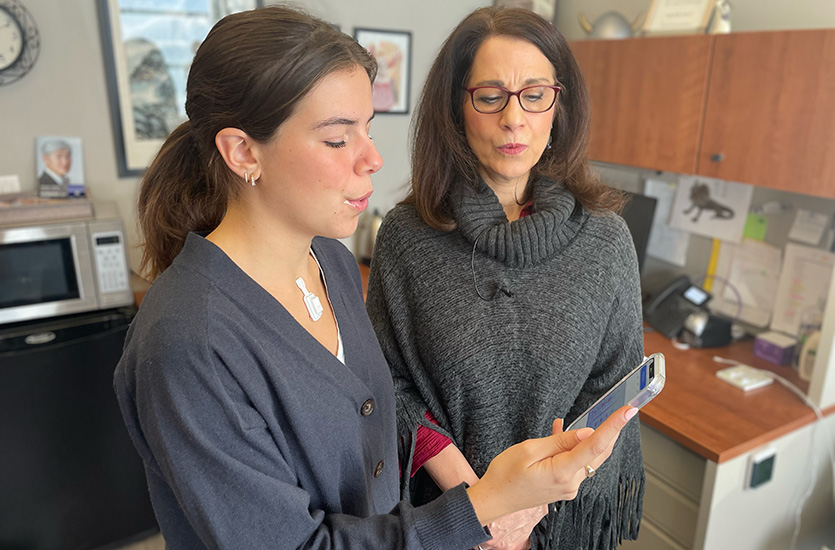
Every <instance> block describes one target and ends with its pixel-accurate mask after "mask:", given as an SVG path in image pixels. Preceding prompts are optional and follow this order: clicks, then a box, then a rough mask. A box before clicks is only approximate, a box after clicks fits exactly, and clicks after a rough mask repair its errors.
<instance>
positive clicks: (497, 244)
mask: <svg viewBox="0 0 835 550" xmlns="http://www.w3.org/2000/svg"><path fill="white" fill-rule="evenodd" d="M451 199H452V208H453V213H454V215H455V220H456V222H457V223H458V229H459V231H461V233H462V234H463V235H464V237H465V238H466V239H467V240H468V241H469V242H471V243H475V248H476V249H477V250H479V251H481V252H483V253H484V254H487V255H488V256H490V257H492V258H494V259H496V260H498V261H499V262H502V263H504V264H506V265H508V266H510V267H527V266H531V265H535V264H537V263H539V262H541V261H543V260H545V259H547V258H550V257H552V256H554V255H555V254H556V253H557V252H558V251H559V250H560V249H562V248H563V247H564V246H566V245H567V244H568V243H569V242H570V241H571V240H572V239H573V238H574V236H575V235H577V232H578V231H579V230H580V228H581V227H582V226H583V224H584V223H585V221H586V219H587V218H588V212H587V211H586V210H585V209H584V208H583V207H582V206H581V205H580V204H579V203H577V201H576V200H575V198H574V195H572V194H571V192H570V191H568V190H567V189H566V188H565V186H564V185H562V184H561V183H556V182H554V181H552V180H549V179H547V178H539V179H537V180H535V181H534V182H533V212H532V213H531V214H530V215H528V216H525V217H524V218H519V219H518V220H515V221H513V222H508V221H507V216H506V215H505V213H504V209H503V208H502V205H501V203H500V202H499V199H498V197H497V196H496V194H495V193H494V192H493V190H492V189H490V186H488V185H487V183H485V182H484V180H482V179H479V181H478V184H477V186H476V187H475V188H473V186H472V185H469V184H467V183H465V182H457V183H456V184H454V186H453V189H452V193H451Z"/></svg>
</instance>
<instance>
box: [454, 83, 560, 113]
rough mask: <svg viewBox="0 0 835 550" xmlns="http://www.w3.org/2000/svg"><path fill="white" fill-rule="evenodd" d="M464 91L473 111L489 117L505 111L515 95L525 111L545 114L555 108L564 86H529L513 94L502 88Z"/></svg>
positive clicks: (493, 87) (479, 87)
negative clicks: (470, 101)
mask: <svg viewBox="0 0 835 550" xmlns="http://www.w3.org/2000/svg"><path fill="white" fill-rule="evenodd" d="M464 89H465V90H467V92H469V94H470V99H471V100H472V102H473V109H475V110H476V111H478V112H479V113H484V114H486V115H489V114H493V113H498V112H499V111H502V110H504V108H505V107H507V104H508V103H509V102H510V96H513V95H515V96H516V99H518V100H519V105H520V106H521V107H522V109H524V110H525V111H527V112H529V113H544V112H545V111H547V110H548V109H550V108H551V107H553V106H554V103H555V102H556V101H557V94H558V93H559V91H560V90H562V86H527V87H525V88H522V89H521V90H519V91H518V92H511V91H510V90H508V89H507V88H502V87H501V86H476V87H475V88H464Z"/></svg>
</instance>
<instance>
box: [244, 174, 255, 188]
mask: <svg viewBox="0 0 835 550" xmlns="http://www.w3.org/2000/svg"><path fill="white" fill-rule="evenodd" d="M244 183H251V184H252V186H253V187H255V174H252V179H250V178H249V173H247V172H244Z"/></svg>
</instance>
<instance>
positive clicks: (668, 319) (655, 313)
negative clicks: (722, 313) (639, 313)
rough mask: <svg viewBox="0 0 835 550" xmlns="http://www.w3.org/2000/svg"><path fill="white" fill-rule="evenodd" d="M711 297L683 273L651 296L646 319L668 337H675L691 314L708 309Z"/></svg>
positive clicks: (647, 303) (645, 306)
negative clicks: (707, 305)
mask: <svg viewBox="0 0 835 550" xmlns="http://www.w3.org/2000/svg"><path fill="white" fill-rule="evenodd" d="M710 298H711V295H710V294H708V292H707V291H705V290H704V289H702V288H701V287H698V286H696V285H694V284H693V283H691V282H690V278H689V277H687V275H682V276H681V277H677V278H676V279H673V280H672V281H671V282H670V284H668V285H667V286H666V287H664V288H663V289H662V290H661V291H659V292H658V293H657V294H656V295H654V296H650V297H649V299H648V300H647V301H646V302H645V303H644V319H646V321H647V322H648V323H649V324H650V325H652V327H653V328H654V329H655V330H657V331H658V332H660V333H661V334H663V335H664V336H666V337H667V338H675V337H676V336H678V335H679V333H680V332H681V330H682V329H683V328H684V322H685V320H686V319H687V318H688V317H689V316H690V315H691V314H693V313H696V312H698V311H704V310H706V308H705V307H704V306H705V304H707V302H708V301H709V300H710Z"/></svg>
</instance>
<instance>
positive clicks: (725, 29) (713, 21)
mask: <svg viewBox="0 0 835 550" xmlns="http://www.w3.org/2000/svg"><path fill="white" fill-rule="evenodd" d="M707 32H708V33H709V34H728V33H729V32H731V4H730V2H728V0H716V3H715V4H714V6H713V13H712V14H711V16H710V23H709V24H708V26H707Z"/></svg>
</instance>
